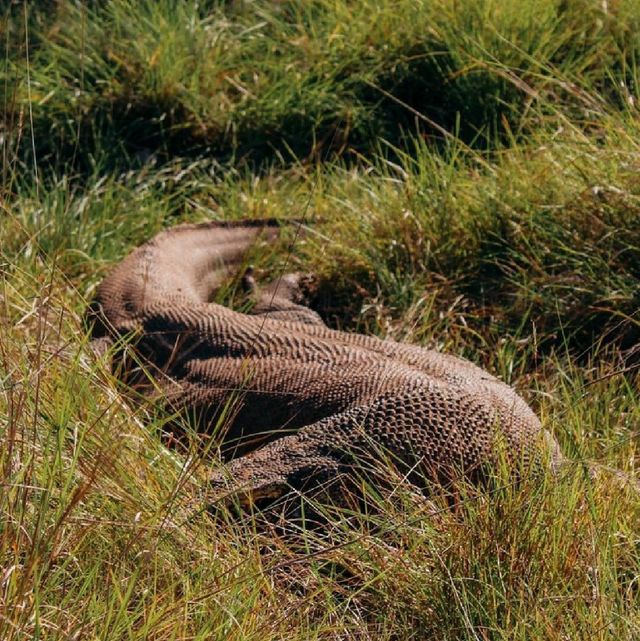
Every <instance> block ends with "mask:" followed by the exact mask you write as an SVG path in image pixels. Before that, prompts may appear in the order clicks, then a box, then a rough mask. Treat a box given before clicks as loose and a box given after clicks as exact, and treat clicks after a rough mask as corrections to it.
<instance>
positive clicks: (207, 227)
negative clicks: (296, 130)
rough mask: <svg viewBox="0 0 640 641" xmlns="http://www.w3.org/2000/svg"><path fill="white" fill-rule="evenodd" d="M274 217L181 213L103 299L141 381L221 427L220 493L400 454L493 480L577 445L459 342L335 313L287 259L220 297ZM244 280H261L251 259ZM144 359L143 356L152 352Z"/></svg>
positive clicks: (404, 459) (134, 377) (409, 471)
mask: <svg viewBox="0 0 640 641" xmlns="http://www.w3.org/2000/svg"><path fill="white" fill-rule="evenodd" d="M277 234H278V223H277V221H275V220H268V221H265V220H262V221H238V222H224V221H211V222H207V223H201V224H183V225H178V226H176V227H173V228H171V229H169V230H166V231H162V232H160V233H159V234H157V235H156V236H155V237H154V238H152V239H151V240H149V241H148V242H146V243H145V244H143V245H141V246H140V247H138V248H137V249H135V250H134V251H133V252H132V253H130V254H129V255H128V256H127V257H125V258H124V259H123V260H122V261H121V262H120V263H119V264H118V265H116V267H115V268H114V269H113V270H112V271H111V272H110V273H109V274H108V275H107V277H106V278H105V279H104V280H103V281H102V283H101V284H100V285H99V286H98V289H97V294H96V297H95V300H94V302H93V304H92V305H91V312H90V314H91V318H92V323H93V326H92V327H93V328H92V336H93V338H94V340H97V341H105V340H106V341H109V342H112V341H114V339H119V338H121V337H124V336H128V337H129V340H130V342H129V347H128V348H127V349H125V350H123V351H122V353H126V352H128V350H129V349H130V348H131V349H134V350H135V352H136V354H137V360H136V361H135V362H136V363H137V365H136V364H135V363H134V364H132V361H131V360H128V361H127V359H126V358H124V357H122V359H121V360H122V362H121V363H120V366H119V368H118V371H119V372H120V373H121V374H122V375H123V376H125V375H126V374H128V376H129V378H128V379H127V380H128V381H129V383H130V384H131V385H133V386H134V387H136V389H137V390H138V392H139V394H140V395H141V396H142V397H145V398H149V399H152V400H153V401H154V402H155V401H156V400H157V399H161V402H162V403H163V404H164V405H165V406H166V407H167V408H169V409H170V410H171V411H176V412H182V413H186V414H189V415H190V416H192V417H194V419H195V420H196V422H197V425H198V426H199V429H202V430H204V431H209V432H215V438H216V439H217V441H218V443H219V448H220V452H221V455H222V457H223V460H224V461H226V462H227V465H226V467H225V468H224V469H222V470H220V471H219V472H216V473H214V474H212V475H211V477H210V479H209V486H210V491H211V496H212V497H214V499H215V498H216V497H220V498H221V500H222V498H223V497H229V496H232V495H236V496H237V497H239V500H240V501H241V503H243V504H246V503H252V502H253V503H258V502H259V501H261V500H265V499H274V498H277V497H281V496H284V495H285V494H286V493H287V492H289V491H291V489H292V488H293V489H294V490H299V491H303V492H304V491H306V489H307V488H309V487H312V486H313V485H314V484H316V485H317V484H321V483H322V482H327V481H330V480H331V479H333V478H338V477H345V475H346V477H347V478H348V477H349V476H350V475H353V474H354V473H357V471H358V470H364V469H367V468H372V467H374V466H375V464H376V461H377V460H379V459H380V457H388V460H389V461H391V462H392V464H393V465H394V466H395V467H396V468H397V469H398V470H400V472H401V473H402V474H403V475H404V476H405V477H406V478H407V479H409V481H410V482H412V483H414V484H416V485H418V486H420V488H421V489H424V488H426V486H427V484H429V483H431V482H432V481H435V482H436V483H445V482H447V481H448V480H450V479H454V478H467V479H470V480H471V481H472V482H478V483H480V482H482V480H483V478H485V477H486V475H487V474H488V470H489V469H490V468H491V466H492V465H494V464H495V463H496V461H497V460H498V458H499V453H500V452H502V453H503V454H506V460H507V461H508V464H509V466H512V467H513V469H514V470H517V469H519V468H521V467H522V465H525V466H532V465H533V466H540V465H541V464H543V465H548V466H551V468H552V469H557V468H558V467H559V466H560V465H561V464H562V462H563V461H564V457H563V455H562V453H561V451H560V448H559V445H558V443H557V441H556V439H555V438H554V437H553V436H552V435H551V434H550V433H549V432H548V431H547V430H545V429H543V427H542V425H541V423H540V421H539V419H538V417H537V416H536V414H535V413H534V411H533V410H532V409H531V408H530V407H529V405H528V404H527V403H526V402H525V401H524V400H523V399H522V398H521V397H520V396H519V395H518V394H517V393H516V391H515V390H514V389H513V388H512V387H510V386H508V385H507V384H505V383H503V382H502V381H500V380H499V379H498V378H496V377H494V376H493V375H491V374H490V373H488V372H487V371H485V370H483V369H482V368H480V367H478V366H476V365H474V364H472V363H471V362H470V361H467V360H464V359H462V358H459V357H456V356H453V355H448V354H445V353H441V352H438V351H434V350H429V349H426V348H423V347H421V346H418V345H413V344H407V343H401V342H396V341H393V340H389V339H382V338H378V337H376V336H371V335H364V334H360V333H352V332H346V331H340V330H337V329H331V328H329V327H327V326H326V325H325V324H324V322H323V321H322V319H321V318H320V316H319V315H318V314H316V312H314V311H312V310H311V309H310V308H309V307H307V306H305V305H304V304H303V302H304V300H303V298H304V297H303V293H302V290H303V289H304V288H303V287H302V280H303V279H302V278H301V276H300V275H297V274H288V275H286V276H285V277H283V278H280V279H278V280H276V281H275V282H274V283H272V284H271V285H269V286H267V287H266V288H265V289H264V290H262V292H261V294H260V295H259V296H257V299H258V301H257V304H256V305H255V306H254V308H253V310H252V311H251V313H242V312H238V311H234V310H232V309H230V308H228V307H225V306H223V305H220V304H218V303H215V302H213V298H214V296H215V294H216V292H217V290H218V289H219V288H220V286H221V284H222V283H223V282H224V280H225V278H227V277H228V275H229V274H230V273H232V272H233V271H234V270H235V271H238V270H239V269H240V267H241V266H242V264H243V260H244V257H245V255H246V252H247V251H248V249H249V248H250V247H251V246H252V245H253V244H254V243H256V242H258V241H259V240H260V239H262V240H264V241H266V242H272V241H274V239H275V238H276V236H277ZM245 282H246V283H247V284H248V286H249V287H251V288H254V281H253V276H252V274H251V272H250V271H249V272H247V273H246V274H245ZM140 363H142V366H141V365H140Z"/></svg>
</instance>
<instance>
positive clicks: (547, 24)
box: [0, 0, 640, 641]
mask: <svg viewBox="0 0 640 641" xmlns="http://www.w3.org/2000/svg"><path fill="white" fill-rule="evenodd" d="M639 22H640V9H638V8H637V3H635V2H633V1H631V0H626V1H625V0H620V1H619V2H615V3H614V2H609V3H600V2H591V1H590V0H574V1H572V2H564V3H563V2H559V1H555V0H538V2H533V1H531V2H528V1H526V2H522V1H520V2H515V0H514V1H513V2H512V1H510V0H508V1H504V0H503V1H502V2H497V1H494V0H477V1H471V0H465V1H463V2H460V1H458V2H453V1H450V0H437V1H434V2H419V1H417V0H412V1H411V2H410V1H409V0H406V1H405V0H399V1H396V2H394V3H390V2H369V1H367V0H362V1H361V2H346V1H343V0H333V1H332V2H328V1H327V0H319V1H317V2H311V1H309V2H307V1H305V2H302V3H288V2H280V3H273V2H251V1H248V0H247V1H245V2H232V3H219V2H204V1H203V2H197V3H196V2H185V3H178V2H169V1H167V0H163V1H162V2H139V3H132V2H127V1H125V0H111V1H108V2H93V3H76V2H72V1H71V0H62V1H60V2H57V3H38V4H29V3H23V4H19V3H12V4H8V5H7V6H6V7H4V8H3V23H2V24H3V27H4V28H3V30H2V33H3V42H4V44H5V55H4V65H3V67H2V69H1V70H0V75H1V78H0V81H1V82H0V86H2V101H3V121H2V124H1V125H0V127H1V129H0V136H1V137H2V138H1V139H2V145H3V154H2V159H3V160H2V178H3V181H2V188H1V192H0V203H1V206H2V212H1V215H0V239H1V243H0V265H1V270H0V276H1V282H0V377H1V378H0V382H1V386H2V387H1V389H2V393H1V394H0V407H1V408H2V409H1V412H0V418H1V421H0V438H1V439H2V448H0V466H1V472H0V475H1V479H2V492H0V510H1V513H2V519H0V558H1V559H2V561H1V563H0V638H2V639H8V640H9V639H11V640H13V639H16V640H17V639H34V638H37V639H127V640H134V639H135V640H137V639H140V640H142V639H157V640H163V641H164V640H165V639H166V640H169V639H185V640H186V639H203V640H204V639H216V638H221V639H222V638H224V639H234V638H237V639H254V638H255V639H282V638H292V639H338V638H340V639H344V638H354V639H376V640H377V639H398V638H400V639H405V638H415V639H432V638H438V639H469V640H474V641H477V640H483V641H484V640H485V639H505V640H507V639H508V640H510V641H511V640H517V639H522V640H525V639H527V640H529V639H549V640H550V641H551V640H560V639H563V640H564V639H572V640H573V639H581V640H582V639H585V640H586V639H589V640H592V639H593V640H599V639H625V640H626V639H629V640H632V639H636V638H640V616H639V614H638V613H639V612H640V607H638V606H639V605H640V588H639V586H640V563H639V559H640V541H639V539H638V532H640V500H639V497H638V495H637V494H635V493H633V492H632V491H630V490H628V489H625V488H622V487H620V486H619V483H617V482H616V481H615V479H614V478H613V477H612V476H611V475H610V474H607V473H606V468H607V467H610V468H615V469H619V470H622V471H624V472H625V473H627V474H630V475H632V474H635V475H637V469H638V461H639V458H638V454H639V453H638V443H639V439H638V423H639V419H640V397H639V395H638V376H637V369H636V368H637V363H638V360H637V358H638V357H637V354H638V351H637V343H638V336H639V331H638V330H639V323H638V318H637V310H638V307H639V305H640V300H639V293H638V292H640V288H639V287H638V280H639V277H640V274H639V267H638V266H639V265H640V255H639V254H640V225H639V222H638V221H640V183H639V181H638V178H637V176H638V168H639V164H640V149H639V144H638V140H640V136H639V135H638V134H639V133H640V131H639V129H640V127H639V124H638V123H639V122H640V121H639V120H638V107H637V104H638V99H640V96H638V89H637V87H638V72H637V60H638V52H639V45H640V43H639V41H638V35H637V34H638V32H639V31H638V28H637V27H638V23H639ZM247 216H249V217H271V216H275V217H279V218H288V217H291V218H300V217H303V218H304V219H305V220H306V221H307V226H308V231H307V232H306V233H305V234H304V235H303V236H302V237H300V238H298V239H297V242H296V243H295V246H294V247H293V251H292V254H291V255H289V253H288V248H289V245H290V243H291V240H292V239H291V237H289V238H285V239H284V240H283V243H282V246H281V247H280V248H279V251H276V252H275V253H273V254H271V253H270V254H266V255H265V256H263V257H261V259H260V261H259V264H258V267H259V268H260V270H261V271H262V275H263V276H268V275H269V273H273V272H274V271H276V270H280V269H283V268H284V267H285V265H286V267H287V268H289V269H291V268H294V269H299V270H308V271H313V272H315V273H317V274H319V276H320V279H321V287H320V291H319V293H318V297H317V300H316V301H315V304H316V306H317V307H318V309H320V310H321V312H322V313H323V314H324V315H325V317H326V318H327V319H328V321H329V322H330V323H331V324H332V325H335V326H340V327H344V328H347V329H350V330H359V331H365V332H370V333H376V334H379V335H382V336H389V337H392V338H395V339H398V340H406V341H412V342H416V343H420V344H423V345H425V346H428V347H434V348H437V349H441V350H443V351H447V352H450V353H456V354H460V355H463V356H466V357H467V358H470V359H472V360H474V361H475V362H477V363H479V364H481V365H483V366H484V367H486V368H487V369H489V370H490V371H492V372H494V373H496V374H498V375H499V376H500V377H502V378H503V379H504V380H506V381H508V382H509V383H511V384H512V385H514V386H516V387H517V388H518V389H519V390H520V391H521V392H522V393H523V395H524V396H525V397H526V398H527V400H528V401H529V402H530V403H531V404H532V406H533V407H534V408H535V409H536V411H537V412H538V414H539V415H540V416H541V418H542V420H543V422H544V424H545V426H546V427H547V428H548V429H549V430H551V431H552V432H553V433H554V434H555V436H556V437H557V439H558V440H559V442H560V443H561V446H562V449H563V451H564V452H565V453H566V454H567V455H568V456H569V457H570V458H571V459H572V460H573V461H575V464H573V465H571V466H570V467H569V468H568V469H567V471H566V472H565V473H563V474H562V475H561V478H559V479H554V478H547V479H542V480H539V481H536V482H533V481H531V482H529V481H527V482H525V483H524V484H523V486H522V487H519V488H517V489H515V488H512V487H509V486H506V487H502V486H500V485H498V486H497V488H494V490H493V491H484V492H481V491H477V490H473V489H472V488H461V490H460V491H461V493H462V495H461V499H460V501H459V504H458V507H457V508H455V509H452V508H451V507H449V506H447V505H446V504H445V503H444V501H442V502H440V500H439V499H438V498H436V499H435V500H434V502H432V503H428V504H426V503H425V502H424V501H423V500H421V499H418V498H416V497H415V496H413V495H412V494H411V493H409V492H408V491H405V490H402V489H399V490H398V491H397V494H396V495H395V497H394V499H393V500H388V499H383V498H380V497H377V496H376V494H375V492H372V493H371V494H372V495H371V501H373V502H374V503H375V502H377V503H378V510H377V511H375V510H374V511H372V512H371V513H368V514H364V515H363V514H345V515H343V518H335V519H333V520H332V522H331V525H330V526H328V527H327V528H326V530H325V531H321V532H318V531H309V532H306V533H304V534H302V535H301V537H300V538H299V540H298V541H297V542H296V543H295V544H292V543H291V541H288V540H287V539H283V538H279V537H273V536H267V535H266V534H265V532H263V531H262V530H261V529H260V528H258V527H256V522H255V520H254V518H253V517H251V516H250V515H249V516H247V517H246V518H245V519H244V520H241V521H237V520H236V521H234V520H225V519H224V518H220V519H216V520H214V519H212V518H211V517H210V516H208V515H206V514H203V513H202V509H201V508H202V506H203V504H204V502H205V495H204V492H205V489H204V488H205V480H206V477H207V474H208V470H209V469H210V467H211V466H212V465H215V464H216V463H215V460H212V458H211V457H210V456H209V457H207V456H205V455H203V454H202V452H200V451H199V450H198V449H197V448H196V447H195V446H194V447H193V449H192V451H188V452H179V451H176V450H175V449H172V448H168V447H166V444H165V443H164V441H163V439H162V428H163V422H164V421H165V420H166V417H163V416H158V415H157V414H153V415H151V416H150V415H149V414H148V412H147V411H146V410H145V408H140V407H134V406H131V405H129V404H128V403H127V402H126V401H125V400H124V398H123V397H122V396H121V395H120V394H119V386H118V383H117V381H116V380H115V379H114V378H113V377H112V376H111V374H110V373H108V371H107V369H106V368H105V366H104V363H102V362H100V361H99V359H96V358H95V357H94V356H93V355H92V353H91V351H90V350H89V349H88V345H87V337H86V329H85V327H84V325H83V320H82V317H83V314H84V310H85V307H86V304H87V301H88V300H90V299H91V296H92V294H93V292H94V289H95V286H96V285H97V283H99V282H100V280H101V278H102V277H103V276H104V274H105V273H106V272H107V271H108V269H109V268H110V267H111V266H112V265H113V264H115V262H117V260H118V259H120V258H121V257H122V256H124V255H125V254H126V253H127V252H128V251H129V250H130V249H131V248H133V247H135V246H136V245H138V244H139V243H141V242H142V241H143V240H145V239H147V238H149V237H150V236H152V235H153V234H154V233H156V232H157V231H159V230H160V229H163V228H166V227H170V226H172V225H174V224H177V223H179V222H182V221H199V220H207V219H211V218H241V217H247ZM231 302H233V301H231ZM585 460H586V461H595V462H597V463H598V464H600V465H601V466H602V467H603V473H602V475H600V476H599V477H598V478H596V479H593V480H592V479H589V478H587V477H586V476H585V474H584V469H583V466H582V465H581V462H583V461H585Z"/></svg>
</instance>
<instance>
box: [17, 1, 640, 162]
mask: <svg viewBox="0 0 640 641" xmlns="http://www.w3.org/2000/svg"><path fill="white" fill-rule="evenodd" d="M34 12H35V13H36V15H38V16H39V20H34V25H33V31H34V34H35V35H34V36H33V37H34V39H35V42H34V45H33V46H32V53H31V65H30V69H29V72H28V73H27V68H26V65H25V60H24V56H21V55H20V54H19V53H18V55H17V56H16V57H15V58H14V59H10V60H9V63H10V64H9V65H8V68H7V69H6V70H5V78H9V79H10V81H11V83H12V84H13V85H15V86H17V89H16V98H15V101H14V102H15V105H14V110H16V109H17V110H18V111H19V110H21V109H24V108H25V107H26V103H27V102H28V101H30V103H29V111H30V112H31V113H32V115H33V120H34V130H33V134H34V138H35V139H36V141H37V148H36V152H37V154H38V157H39V158H41V159H44V158H46V159H48V160H49V161H50V162H55V161H56V160H58V161H59V160H60V159H64V158H65V157H68V156H70V155H72V154H73V155H74V157H75V158H76V160H78V159H79V160H84V162H85V164H86V163H87V162H89V163H90V157H91V155H92V154H93V153H95V151H96V150H97V149H99V148H102V149H104V148H107V149H109V150H110V159H111V162H112V163H115V164H121V161H122V157H123V156H125V157H127V156H133V157H144V156H146V155H148V153H149V152H150V151H151V152H152V151H158V152H159V153H161V154H163V155H165V156H166V155H172V154H175V153H176V152H178V153H185V152H186V151H193V150H200V151H202V150H203V149H205V148H206V149H208V150H209V152H214V153H216V154H219V155H221V156H225V157H228V156H229V155H230V154H236V155H244V154H248V155H250V156H251V157H252V158H253V159H254V160H257V161H260V160H261V159H264V158H267V159H268V158H273V157H274V152H275V154H277V155H282V154H284V155H285V156H286V157H287V158H289V159H290V158H291V157H292V154H293V157H296V156H297V157H308V156H311V157H314V156H315V157H317V156H318V155H321V154H326V153H330V152H332V153H337V154H343V153H344V152H346V151H349V152H353V151H355V150H361V151H364V152H370V151H371V149H373V148H375V146H376V145H377V143H378V141H379V140H380V139H381V138H385V139H387V140H390V141H393V142H395V141H400V140H401V139H402V136H403V132H405V131H407V130H408V131H413V132H414V133H415V132H416V130H417V131H418V132H420V133H421V134H422V135H424V136H427V137H430V138H433V137H435V138H436V139H439V138H441V136H442V132H443V131H445V132H446V131H450V132H454V133H456V134H457V135H459V136H461V137H462V138H463V139H464V140H466V141H467V142H470V143H473V144H477V145H480V146H485V147H486V146H489V147H493V146H494V144H495V142H496V140H499V139H500V138H502V140H503V141H504V140H506V139H508V134H509V133H510V132H514V131H515V132H519V131H521V130H527V129H528V127H527V122H528V121H527V113H528V110H529V108H530V107H531V106H532V105H539V104H543V105H552V106H555V107H557V106H558V105H567V106H570V107H571V108H572V109H573V110H574V111H575V114H576V115H577V116H579V117H581V118H582V119H588V118H589V111H590V109H591V108H592V107H593V104H592V103H591V102H590V101H589V100H587V97H588V92H589V91H591V90H592V89H594V88H595V89H596V90H597V91H598V92H599V93H600V94H601V95H602V97H603V100H604V101H605V103H609V104H613V105H617V106H618V108H626V107H627V106H628V105H627V102H628V101H629V100H632V99H633V97H634V96H635V91H636V81H637V77H636V75H635V71H634V69H635V60H636V56H637V50H638V41H637V37H636V35H635V34H636V33H637V30H635V31H634V29H633V25H634V24H636V23H637V21H638V16H637V13H636V11H635V9H634V3H633V2H630V1H627V2H620V3H616V6H615V8H614V7H611V8H607V7H600V8H596V5H595V3H590V2H585V3H572V4H571V5H560V4H559V3H557V2H555V0H545V1H544V2H540V1H536V2H527V3H525V4H523V3H522V2H515V1H514V2H507V3H505V2H497V1H495V0H483V2H481V3H473V4H468V5H466V6H465V9H464V10H462V11H461V10H460V9H459V7H458V4H457V3H456V2H452V1H450V0H440V1H439V2H436V3H427V2H414V1H413V0H411V1H406V2H402V3H400V4H398V2H393V3H392V2H359V3H351V2H337V3H336V2H325V1H324V0H318V1H315V2H308V3H303V4H300V3H286V2H285V3H277V4H274V3H271V2H268V3H262V2H250V3H231V4H230V5H227V6H225V5H220V4H211V3H198V2H189V3H177V2H173V1H163V2H141V3H135V4H132V3H130V2H129V1H128V0H112V1H111V2H108V3H106V4H104V5H90V6H84V5H77V4H74V3H67V2H65V3H60V4H59V5H58V7H57V10H56V11H55V12H48V13H47V14H46V15H47V16H50V17H48V18H43V17H42V13H40V14H39V13H38V12H37V10H35V9H34ZM9 15H10V17H12V22H16V21H19V18H20V16H17V17H16V16H13V14H12V13H11V12H10V14H9ZM134 16H135V18H134ZM621 83H622V84H621ZM416 113H418V114H419V115H421V117H418V118H416ZM25 126H26V125H25ZM23 140H25V137H24V136H23ZM24 151H25V153H30V152H31V151H32V150H30V148H29V145H24Z"/></svg>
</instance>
